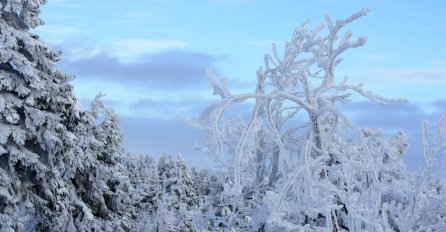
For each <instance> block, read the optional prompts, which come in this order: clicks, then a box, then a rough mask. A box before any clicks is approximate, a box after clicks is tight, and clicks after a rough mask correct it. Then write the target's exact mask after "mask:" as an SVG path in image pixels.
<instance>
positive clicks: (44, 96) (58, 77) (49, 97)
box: [0, 0, 78, 231]
mask: <svg viewBox="0 0 446 232" xmlns="http://www.w3.org/2000/svg"><path fill="white" fill-rule="evenodd" d="M43 3H45V1H44V0H40V1H36V0H19V1H17V0H15V1H14V0H1V1H0V17H1V20H0V40H1V43H0V180H1V181H0V199H1V200H0V202H1V205H0V227H1V228H2V231H23V230H25V229H27V228H28V229H29V225H30V223H31V221H34V222H32V223H31V224H33V226H32V227H33V228H34V229H36V230H47V231H62V230H65V226H66V224H67V221H68V220H69V216H68V214H69V209H68V208H67V207H68V204H66V202H67V201H68V200H69V199H68V195H69V194H68V189H67V188H66V185H65V182H64V179H65V178H67V176H66V175H65V174H66V173H70V171H69V170H71V166H70V162H71V160H72V156H71V155H72V154H73V153H71V152H68V150H72V148H73V147H74V146H75V136H74V134H73V128H75V127H76V125H77V121H76V118H77V116H78V106H77V104H76V99H75V97H74V95H73V91H72V86H71V85H69V83H68V82H69V81H70V80H71V79H72V77H71V76H69V75H66V74H64V73H62V72H60V71H58V70H56V68H55V65H56V62H57V61H59V59H60V53H59V52H58V51H55V50H53V49H51V48H49V47H48V46H47V45H46V44H45V43H43V42H42V41H41V40H40V39H39V37H38V36H37V35H35V34H33V33H31V32H30V30H31V29H32V28H35V27H37V26H39V25H42V23H43V22H42V21H41V20H40V19H39V18H38V15H39V12H40V10H39V8H40V5H41V4H43ZM16 215H28V216H26V217H16Z"/></svg>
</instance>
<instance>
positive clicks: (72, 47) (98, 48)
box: [55, 39, 188, 63]
mask: <svg viewBox="0 0 446 232" xmlns="http://www.w3.org/2000/svg"><path fill="white" fill-rule="evenodd" d="M55 45H56V47H61V48H64V49H63V50H64V52H65V55H64V59H67V60H69V61H77V60H81V59H85V58H88V57H93V56H96V55H98V54H101V53H104V54H107V55H109V56H111V57H114V58H117V59H118V60H119V61H121V62H124V63H128V62H134V61H137V60H138V59H139V58H140V57H141V56H142V55H147V54H156V53H160V52H165V51H169V50H176V49H182V48H186V47H187V46H188V43H187V42H185V41H180V40H168V39H167V40H163V39H159V40H154V39H119V40H112V41H110V42H108V43H104V44H101V45H94V44H85V43H70V42H62V43H55ZM66 48H69V49H66Z"/></svg>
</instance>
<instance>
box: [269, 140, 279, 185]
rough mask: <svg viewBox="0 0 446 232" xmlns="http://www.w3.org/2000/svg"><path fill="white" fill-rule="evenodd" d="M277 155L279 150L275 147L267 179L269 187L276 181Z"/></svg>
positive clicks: (277, 169)
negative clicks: (269, 174)
mask: <svg viewBox="0 0 446 232" xmlns="http://www.w3.org/2000/svg"><path fill="white" fill-rule="evenodd" d="M279 154H280V150H279V148H278V147H277V146H276V147H275V148H274V152H273V160H272V168H271V176H270V178H269V186H271V187H272V186H273V185H274V184H275V183H276V181H277V173H278V171H279Z"/></svg>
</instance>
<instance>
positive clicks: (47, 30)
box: [36, 25, 88, 37]
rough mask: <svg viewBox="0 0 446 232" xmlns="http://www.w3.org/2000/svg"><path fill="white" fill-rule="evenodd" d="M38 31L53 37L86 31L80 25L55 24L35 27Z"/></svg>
mask: <svg viewBox="0 0 446 232" xmlns="http://www.w3.org/2000/svg"><path fill="white" fill-rule="evenodd" d="M36 30H37V31H38V33H39V34H40V33H42V34H46V35H50V36H54V37H60V36H62V37H67V36H75V35H80V34H83V33H86V32H88V30H86V29H85V28H83V27H82V26H57V25H45V26H43V27H39V28H37V29H36Z"/></svg>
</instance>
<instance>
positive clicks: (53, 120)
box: [0, 0, 446, 232]
mask: <svg viewBox="0 0 446 232" xmlns="http://www.w3.org/2000/svg"><path fill="white" fill-rule="evenodd" d="M43 3H45V1H44V0H0V9H1V11H0V13H1V20H0V40H1V43H0V231H14V232H15V231H19V232H22V231H27V232H28V231H29V232H31V231H70V232H74V231H446V203H445V202H446V180H445V177H446V173H445V172H446V171H445V170H446V113H445V114H443V116H442V117H441V118H440V120H439V122H438V124H437V125H436V126H435V129H433V130H432V129H431V128H430V124H429V123H428V122H424V123H423V124H422V125H423V127H422V128H423V135H424V137H423V144H424V157H425V159H426V163H427V165H426V167H425V168H423V169H421V170H420V171H419V172H417V173H412V172H409V171H407V169H406V167H405V165H404V163H403V162H402V160H401V158H400V157H401V156H402V155H404V153H405V151H406V149H407V147H408V144H407V143H406V135H405V133H404V132H403V131H399V132H397V133H395V134H393V135H388V134H386V133H384V132H383V131H381V130H380V129H375V128H360V127H358V126H356V125H355V124H354V123H353V122H352V121H350V120H349V119H348V118H347V117H346V116H345V115H343V114H342V112H340V111H339V110H338V108H337V106H338V104H343V103H347V102H348V101H349V100H350V94H352V93H353V94H357V95H361V96H363V97H365V98H366V99H369V100H371V101H373V102H376V103H379V104H385V103H388V102H404V100H401V99H396V100H393V99H388V98H384V97H381V96H378V95H376V94H373V93H371V92H370V91H367V90H365V89H364V88H363V85H362V84H359V85H354V84H350V82H349V80H348V78H347V77H345V78H343V79H339V78H338V77H337V75H336V73H335V70H336V66H337V65H338V64H339V63H340V62H341V60H342V59H341V58H340V55H341V54H342V53H343V52H345V51H347V50H348V49H350V48H355V47H359V46H362V45H363V44H364V43H365V41H366V39H365V37H359V38H358V39H356V40H354V39H351V37H352V33H351V32H346V33H345V34H344V35H343V36H340V35H339V33H340V31H341V30H343V28H344V27H346V26H347V25H348V24H349V23H351V22H353V21H354V20H356V19H358V18H360V17H362V16H364V15H366V14H367V12H368V10H367V9H364V10H362V11H360V12H358V13H356V14H354V15H352V16H350V17H348V18H346V19H342V20H338V21H336V22H335V23H333V22H332V20H331V18H330V17H329V16H326V21H325V23H324V24H321V25H320V26H317V27H316V28H315V29H312V30H308V29H307V28H306V22H305V23H304V24H302V25H301V26H300V27H298V28H297V29H296V31H295V32H294V34H293V36H292V38H291V40H290V41H288V42H287V43H286V44H285V48H284V52H283V55H281V56H280V55H279V52H278V51H277V49H276V47H275V46H273V54H272V55H271V56H270V55H267V56H265V62H264V65H263V67H262V68H260V69H259V70H258V72H257V85H256V89H255V91H254V92H253V93H245V94H232V93H231V92H230V91H229V85H228V83H227V81H225V80H222V81H221V82H220V83H217V81H216V78H215V77H214V76H213V74H212V72H211V71H210V70H209V71H208V76H209V81H210V82H211V85H212V87H213V89H214V93H215V94H216V95H218V96H220V97H221V101H219V102H218V103H216V104H214V105H212V106H210V107H209V108H208V109H207V110H206V111H205V112H204V113H203V115H202V117H201V118H200V119H199V120H198V121H192V120H188V122H189V123H191V124H192V125H193V126H195V127H198V128H201V129H203V130H204V132H205V136H204V138H205V147H203V150H204V151H208V152H211V153H213V154H214V155H215V157H216V160H217V168H218V169H217V170H212V171H211V170H201V171H197V170H196V169H189V168H188V166H187V163H186V162H185V161H184V160H183V159H181V158H179V157H177V158H172V157H171V156H168V155H163V156H162V157H161V158H160V160H159V161H158V163H157V162H156V161H155V160H154V159H152V158H151V157H150V156H147V155H142V156H132V155H130V154H125V151H124V149H123V148H122V140H123V138H122V134H121V131H120V128H119V122H118V119H117V117H116V115H115V113H114V112H113V110H112V109H110V108H107V107H106V106H104V104H103V103H102V101H101V95H99V96H98V97H97V98H96V99H95V100H94V101H93V102H92V104H91V106H90V108H88V109H84V108H82V107H81V106H80V105H79V104H78V102H77V100H76V99H75V97H74V94H73V91H72V86H71V85H70V84H69V81H70V80H71V79H72V78H73V77H72V76H69V75H67V74H64V73H62V72H60V71H58V70H57V69H56V68H55V67H56V62H57V61H58V60H59V59H60V58H59V56H60V54H59V52H58V51H55V50H52V49H51V48H49V47H48V46H47V45H45V44H44V43H43V42H42V41H40V40H39V38H38V36H37V35H34V34H32V33H31V32H30V29H31V28H34V27H36V26H38V25H41V24H42V21H41V20H40V19H39V18H38V14H39V7H40V5H41V4H43ZM324 28H325V29H326V30H324ZM241 102H247V105H250V106H252V108H251V109H250V110H251V112H250V115H249V116H243V115H240V116H237V117H235V118H231V117H228V115H230V114H227V113H226V112H230V106H231V105H234V104H237V103H241Z"/></svg>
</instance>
